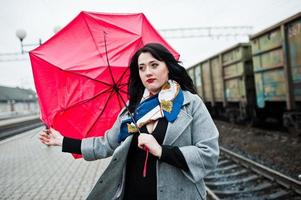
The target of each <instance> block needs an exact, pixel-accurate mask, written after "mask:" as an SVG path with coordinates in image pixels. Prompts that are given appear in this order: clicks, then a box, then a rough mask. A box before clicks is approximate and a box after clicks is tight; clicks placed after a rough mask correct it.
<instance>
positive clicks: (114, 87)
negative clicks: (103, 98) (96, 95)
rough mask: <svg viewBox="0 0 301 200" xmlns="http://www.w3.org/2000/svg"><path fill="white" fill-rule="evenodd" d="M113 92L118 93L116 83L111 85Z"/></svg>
mask: <svg viewBox="0 0 301 200" xmlns="http://www.w3.org/2000/svg"><path fill="white" fill-rule="evenodd" d="M113 90H114V91H115V92H119V88H118V85H117V84H116V83H115V84H114V85H113Z"/></svg>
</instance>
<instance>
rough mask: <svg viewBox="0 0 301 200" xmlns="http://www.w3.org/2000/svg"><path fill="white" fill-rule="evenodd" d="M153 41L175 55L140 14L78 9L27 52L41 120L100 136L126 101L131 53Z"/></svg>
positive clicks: (72, 133)
mask: <svg viewBox="0 0 301 200" xmlns="http://www.w3.org/2000/svg"><path fill="white" fill-rule="evenodd" d="M151 42H157V43H161V44H162V45H164V46H165V47H166V48H167V49H168V50H169V51H170V52H172V54H173V55H174V56H175V58H177V59H178V58H179V54H178V53H177V52H176V51H175V50H173V49H172V48H171V46H170V45H168V44H167V42H166V41H165V40H164V39H163V38H162V37H161V36H160V35H159V34H158V32H157V31H156V30H155V29H154V28H153V26H152V25H151V24H150V23H149V21H148V20H147V19H146V17H145V16H144V14H142V13H137V14H107V13H93V12H81V13H80V14H79V15H78V16H77V17H76V18H75V19H73V20H72V21H71V22H70V23H69V24H68V25H67V26H66V27H64V28H63V29H62V30H61V31H60V32H58V33H57V34H56V35H54V36H53V37H52V38H51V39H49V40H48V41H47V42H45V43H44V44H43V45H41V46H39V47H38V48H36V49H34V50H32V51H31V52H30V53H29V54H30V60H31V64H32V70H33V75H34V81H35V87H36V90H37V94H38V97H39V105H40V109H41V120H42V121H43V122H44V123H45V124H46V125H47V126H48V127H53V128H54V129H56V130H58V131H59V132H60V133H62V134H63V135H64V136H67V137H72V138H77V139H82V138H85V137H92V136H102V135H104V133H105V131H106V130H107V129H109V128H111V126H112V124H113V123H114V121H115V120H116V117H117V115H118V113H119V112H120V110H121V109H122V108H123V107H124V103H123V101H127V81H128V76H129V68H128V65H129V60H130V58H131V56H132V55H133V54H134V53H135V52H136V51H137V50H138V49H139V48H141V47H142V46H143V45H145V44H147V43H151ZM116 88H118V90H116ZM74 156H75V157H79V156H78V155H74Z"/></svg>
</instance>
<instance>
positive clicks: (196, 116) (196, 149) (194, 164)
mask: <svg viewBox="0 0 301 200" xmlns="http://www.w3.org/2000/svg"><path fill="white" fill-rule="evenodd" d="M189 106H190V112H191V113H192V117H193V120H192V123H191V137H192V145H190V146H183V147H180V151H181V152H182V154H183V156H184V158H185V160H186V162H187V165H188V168H189V170H188V171H184V170H182V171H183V173H184V174H185V176H187V177H188V178H189V179H190V180H191V181H192V182H194V183H196V182H199V181H200V180H201V179H203V178H204V177H205V176H206V175H207V174H208V173H209V172H210V171H212V170H213V169H214V168H215V167H216V165H217V162H218V156H219V146H218V135H219V133H218V130H217V128H216V126H215V124H214V122H213V120H212V118H211V116H210V114H209V112H208V110H207V108H206V106H205V104H204V103H203V101H202V100H201V98H199V97H198V96H196V95H194V96H193V100H192V101H191V104H190V105H189Z"/></svg>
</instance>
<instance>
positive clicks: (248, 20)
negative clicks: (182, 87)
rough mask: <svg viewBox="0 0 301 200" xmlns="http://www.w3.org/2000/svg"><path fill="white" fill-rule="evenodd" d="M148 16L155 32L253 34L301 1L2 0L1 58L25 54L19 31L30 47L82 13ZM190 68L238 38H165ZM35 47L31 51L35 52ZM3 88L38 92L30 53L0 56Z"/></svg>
mask: <svg viewBox="0 0 301 200" xmlns="http://www.w3.org/2000/svg"><path fill="white" fill-rule="evenodd" d="M82 10H84V11H96V12H118V13H136V12H143V13H144V14H145V15H146V17H147V18H148V19H149V21H150V22H151V23H152V25H153V26H154V27H155V28H156V29H168V28H184V27H204V26H252V27H253V33H256V32H258V31H260V30H262V29H265V28H267V27H268V26H271V25H273V24H275V23H277V22H279V21H281V20H283V19H285V18H287V17H289V16H292V15H294V14H296V13H298V12H300V11H301V0H250V1H246V0H161V1H160V0H81V1H80V0H0V27H1V31H0V54H3V53H10V52H20V42H19V40H18V39H17V37H16V35H15V32H16V30H17V29H21V28H22V29H25V30H26V32H27V37H26V38H25V39H24V43H25V44H29V43H37V42H38V39H39V38H41V39H42V41H43V42H44V41H46V40H48V39H49V38H50V37H51V36H52V35H53V34H54V33H53V29H54V27H56V26H60V27H64V26H65V25H66V24H67V23H68V22H70V21H71V20H72V19H73V18H74V17H75V16H76V15H77V14H78V13H79V12H80V11H82ZM166 40H167V41H168V42H169V43H170V44H171V45H172V46H173V47H174V48H175V49H176V50H177V51H178V52H179V53H180V54H181V58H180V59H181V60H182V61H183V64H184V66H185V67H189V66H190V65H192V64H194V63H196V62H198V61H201V60H202V59H205V58H207V57H209V56H211V55H213V54H214V53H218V52H219V51H222V50H223V49H225V48H227V47H230V46H231V45H234V44H236V43H239V42H246V41H247V38H246V37H238V38H220V39H216V38H215V39H213V38H189V39H187V38H186V39H166ZM32 48H34V47H29V48H26V50H30V49H32ZM12 58H13V59H15V58H16V59H20V60H21V61H14V62H11V61H10V62H7V61H5V62H4V61H0V85H5V86H12V87H15V86H19V87H22V88H32V89H34V82H33V78H32V72H31V65H30V62H29V59H28V55H23V56H21V55H18V56H0V60H7V59H12Z"/></svg>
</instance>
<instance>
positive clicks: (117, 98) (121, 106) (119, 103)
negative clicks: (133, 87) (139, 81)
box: [117, 95, 122, 110]
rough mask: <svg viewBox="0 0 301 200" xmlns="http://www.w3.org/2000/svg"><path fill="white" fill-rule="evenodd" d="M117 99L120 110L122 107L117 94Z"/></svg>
mask: <svg viewBox="0 0 301 200" xmlns="http://www.w3.org/2000/svg"><path fill="white" fill-rule="evenodd" d="M117 100H118V104H119V108H120V110H121V109H122V105H121V102H120V99H119V95H117Z"/></svg>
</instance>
